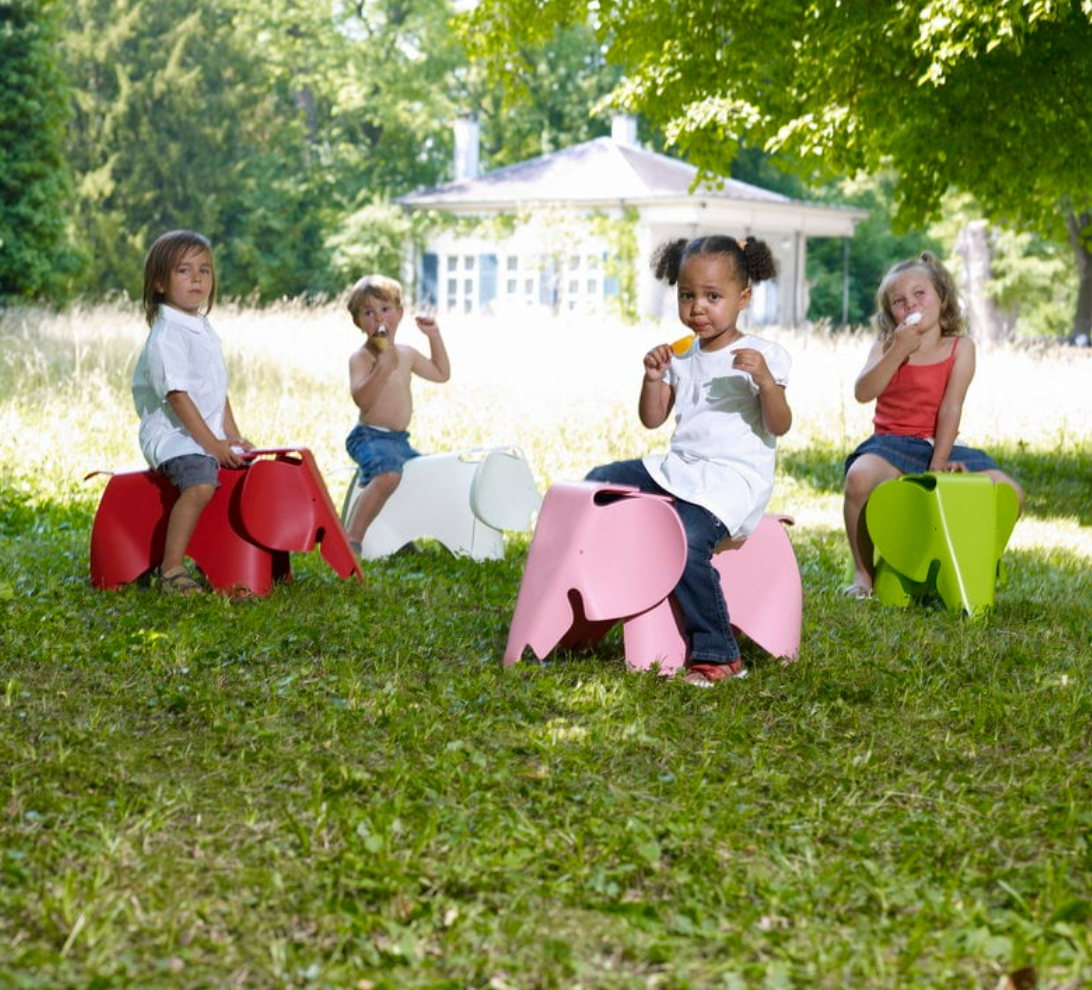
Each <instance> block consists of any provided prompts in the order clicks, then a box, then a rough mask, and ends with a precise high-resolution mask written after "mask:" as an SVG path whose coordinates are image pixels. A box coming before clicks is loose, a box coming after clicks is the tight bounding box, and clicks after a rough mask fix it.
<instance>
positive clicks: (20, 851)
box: [0, 305, 1092, 990]
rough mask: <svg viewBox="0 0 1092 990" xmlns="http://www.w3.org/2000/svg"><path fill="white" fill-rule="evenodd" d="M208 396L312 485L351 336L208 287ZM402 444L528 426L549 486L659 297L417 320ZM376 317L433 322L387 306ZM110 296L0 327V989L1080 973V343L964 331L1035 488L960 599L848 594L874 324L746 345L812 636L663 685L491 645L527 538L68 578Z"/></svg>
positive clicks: (984, 985) (578, 985) (477, 441)
mask: <svg viewBox="0 0 1092 990" xmlns="http://www.w3.org/2000/svg"><path fill="white" fill-rule="evenodd" d="M213 316H214V320H213V322H214V324H215V326H216V327H217V329H218V331H219V332H220V334H221V336H222V338H223V339H224V342H225V347H226V350H227V353H228V357H229V363H230V370H231V375H232V395H233V404H234V406H235V409H236V413H237V415H238V418H239V420H240V423H241V425H242V426H243V428H244V430H245V431H246V433H247V434H248V435H249V436H250V438H251V439H252V440H254V441H255V442H256V443H259V444H262V445H265V446H281V445H286V446H295V445H301V446H308V447H310V448H311V449H312V450H313V451H314V452H315V454H316V457H317V459H318V461H319V464H320V466H321V468H322V470H323V472H324V475H325V476H326V478H327V481H328V483H329V485H330V487H331V489H332V490H333V492H334V494H335V501H336V500H337V499H338V496H339V495H340V491H341V489H342V486H343V485H344V484H346V483H347V481H348V471H347V469H348V467H349V462H348V459H347V457H346V455H345V453H344V450H343V448H342V442H343V439H344V435H345V433H346V432H347V430H348V427H349V424H350V422H351V420H352V418H353V415H354V413H353V409H352V407H351V404H350V402H349V400H348V397H347V386H346V380H345V379H346V373H347V372H346V365H347V357H348V354H349V352H350V351H351V350H352V349H353V348H354V347H355V346H357V344H358V342H359V336H358V334H357V332H356V331H355V330H354V329H353V328H352V326H351V325H350V324H349V322H348V319H347V317H346V315H345V314H344V313H343V311H342V310H341V309H340V308H338V307H333V306H331V307H326V308H320V309H309V308H306V307H302V306H296V305H284V306H282V307H280V308H277V309H274V310H271V311H264V312H255V311H250V310H246V309H237V308H232V307H230V306H223V307H221V308H218V309H217V310H215V311H214V314H213ZM444 330H445V336H446V338H447V340H448V343H449V347H450V350H451V353H452V363H453V367H454V376H453V379H452V381H451V382H450V383H448V384H446V385H444V386H432V385H428V384H427V383H419V384H418V386H417V392H416V394H417V401H418V405H417V414H416V416H415V422H414V436H415V441H416V442H417V444H418V446H419V447H420V448H421V449H423V450H445V449H456V448H463V447H471V446H477V445H493V444H510V443H514V444H518V445H519V446H521V447H522V448H523V449H524V450H525V451H526V452H527V454H528V457H529V458H530V460H531V463H532V466H533V468H534V470H535V473H536V477H537V479H538V481H539V484H540V486H541V487H542V488H543V489H545V487H546V486H548V485H549V484H550V483H552V482H553V481H557V480H561V479H566V478H577V477H580V476H582V475H583V474H584V473H585V471H586V470H587V469H588V468H589V467H590V466H592V465H594V464H596V463H600V462H602V461H605V460H607V459H610V458H615V457H624V456H635V455H637V454H640V453H643V452H645V451H647V450H654V449H660V448H662V446H663V445H664V444H665V443H666V441H667V436H668V429H667V428H664V429H661V430H658V431H655V432H652V433H649V432H648V431H645V430H643V429H641V427H640V426H639V425H638V424H637V420H636V415H635V411H634V407H635V402H636V394H637V386H638V382H639V378H640V373H641V369H640V361H641V355H642V354H643V353H644V351H645V349H646V348H647V347H648V346H649V345H650V344H651V343H653V342H658V341H660V340H666V339H672V338H673V337H674V336H675V335H677V333H676V328H674V327H655V326H642V327H637V328H629V329H627V328H622V327H618V326H616V325H613V324H610V323H605V324H601V323H590V322H576V321H569V320H559V321H552V320H542V319H536V318H531V317H528V318H526V319H525V320H518V319H508V320H505V321H503V322H500V321H498V322H494V321H488V320H452V321H447V322H445V323H444ZM404 331H405V332H404V334H403V338H402V339H403V340H404V341H405V342H408V343H415V344H419V345H423V339H422V338H421V337H420V336H419V335H418V334H417V332H416V331H415V329H414V328H413V326H412V324H409V323H407V324H406V325H405V328H404ZM144 334H145V327H144V326H143V325H142V323H141V322H140V319H139V316H138V314H137V312H136V307H135V306H124V305H113V306H100V307H88V308H81V309H76V310H73V311H71V312H67V313H63V314H52V313H46V312H33V311H18V312H11V311H9V312H5V313H2V314H0V355H2V357H0V453H2V455H3V459H4V464H5V471H4V475H3V476H2V477H0V557H2V559H3V565H2V568H0V769H2V771H3V773H2V776H0V987H2V988H4V990H7V988H8V987H12V988H13V990H30V988H33V990H57V988H65V990H133V988H137V987H139V988H141V990H145V988H155V990H158V988H170V990H176V988H183V990H208V988H216V990H220V988H245V990H266V988H269V990H282V988H297V987H298V988H308V990H417V988H421V990H425V988H428V990H439V988H443V990H464V988H471V987H474V988H488V990H714V988H717V990H742V988H752V987H753V988H762V990H775V988H778V990H779V988H786V990H815V988H820V990H845V988H854V990H857V988H861V990H890V988H902V987H907V988H911V987H913V988H941V987H943V988H945V990H953V988H955V990H993V988H995V987H999V986H1006V985H1007V984H1005V983H1003V982H1002V981H1003V978H1004V977H1005V976H1006V974H1010V973H1012V972H1013V971H1014V970H1016V969H1019V968H1020V967H1024V966H1029V965H1030V966H1034V967H1035V969H1036V972H1037V986H1038V987H1040V988H1042V990H1075V988H1077V987H1080V986H1086V985H1089V983H1090V981H1092V924H1090V922H1092V871H1090V870H1089V865H1090V862H1092V860H1090V854H1089V835H1090V834H1092V811H1090V809H1092V785H1090V783H1089V781H1090V780H1092V765H1090V764H1092V756H1090V754H1092V746H1090V739H1089V726H1090V725H1092V675H1090V672H1089V671H1090V668H1089V658H1090V657H1092V640H1090V638H1089V631H1088V602H1089V596H1090V595H1092V578H1090V573H1092V571H1090V565H1092V544H1090V539H1089V534H1090V531H1092V499H1090V485H1092V437H1090V434H1092V426H1090V425H1089V424H1088V416H1087V408H1088V407H1087V400H1086V398H1085V396H1086V389H1087V387H1086V381H1087V379H1088V372H1089V371H1090V370H1092V366H1090V357H1092V355H1089V354H1088V353H1087V352H1083V351H1074V350H1066V349H1055V350H1038V351H1027V350H1019V349H1009V348H1000V349H997V350H994V351H990V352H985V351H984V352H982V353H981V354H980V358H979V368H978V375H977V378H976V381H975V383H974V385H973V386H972V390H971V393H970V398H969V401H968V407H967V415H966V418H965V421H964V428H965V433H966V435H967V439H968V440H970V441H972V442H975V443H981V444H982V445H984V446H986V447H987V448H988V449H990V450H991V451H992V452H993V453H995V455H996V456H997V457H998V458H999V459H1000V460H1001V462H1002V463H1003V464H1005V466H1006V467H1008V468H1009V469H1010V470H1012V471H1013V473H1014V474H1016V475H1017V477H1019V478H1020V480H1021V481H1022V482H1023V483H1024V485H1025V487H1026V488H1027V489H1028V493H1029V503H1028V512H1027V515H1026V516H1025V518H1024V519H1022V520H1021V522H1020V523H1019V525H1018V527H1017V530H1016V534H1015V536H1014V539H1013V541H1012V543H1011V545H1010V549H1009V553H1008V554H1007V556H1006V563H1007V570H1008V573H1009V578H1008V583H1007V584H1006V585H1005V586H1004V588H1003V589H1002V590H1001V592H1000V593H999V595H998V600H997V607H996V609H995V610H994V612H993V614H992V615H991V616H990V617H989V620H988V621H985V622H972V621H968V620H965V619H962V618H960V617H958V616H952V615H948V614H947V613H945V612H943V611H939V610H936V609H934V608H930V607H915V608H911V609H907V610H905V611H902V610H897V609H887V608H884V607H882V606H880V605H879V604H878V603H876V602H866V603H858V602H849V601H847V600H846V599H844V598H843V597H842V596H841V595H840V594H839V589H840V586H841V584H842V580H843V572H844V567H845V562H846V551H845V540H844V537H843V535H842V532H841V460H842V458H843V457H844V456H845V453H846V452H847V451H848V450H849V449H850V448H851V447H852V446H853V445H854V444H855V443H856V442H857V441H858V440H859V439H861V438H863V437H864V436H865V435H867V433H868V432H869V428H870V427H869V422H868V415H869V410H868V409H867V408H864V407H860V406H858V405H857V404H856V403H854V402H853V401H852V394H851V389H852V381H853V378H854V377H855V375H856V373H857V371H858V369H859V366H860V363H861V361H862V360H863V357H864V354H865V352H866V350H867V347H868V344H869V341H868V339H867V337H864V336H848V337H842V338H829V337H826V336H810V335H808V334H806V333H803V332H778V333H776V334H771V336H776V337H777V339H778V340H780V341H781V342H782V343H784V344H785V345H786V346H787V347H788V348H789V350H790V351H791V352H792V353H793V356H794V359H795V369H794V375H793V382H792V386H791V392H790V396H791V400H792V404H793V408H794V411H795V416H796V419H795V425H794V428H793V430H792V432H791V433H790V434H789V435H788V436H787V437H786V438H785V440H784V442H783V444H782V447H781V452H780V458H779V468H778V471H779V476H778V483H777V489H776V494H775V499H774V506H773V507H774V508H775V509H777V510H778V511H782V512H787V513H790V514H792V515H793V516H795V518H796V520H797V524H796V526H795V528H794V529H793V531H792V539H793V543H794V547H795V549H796V553H797V557H798V559H799V561H800V566H801V571H802V573H803V577H804V586H805V614H804V637H803V646H802V650H801V656H800V659H799V661H798V662H797V663H796V664H793V665H791V666H787V667H783V666H781V665H780V664H777V663H771V662H768V661H767V660H765V658H763V657H762V656H761V655H760V654H759V653H757V652H756V651H755V650H754V649H753V648H752V646H751V645H750V644H746V643H745V644H744V646H745V650H746V652H747V656H748V662H749V663H750V664H752V669H753V675H752V676H751V677H750V678H748V679H747V680H746V681H742V682H738V683H736V684H733V685H731V687H730V689H729V690H725V691H722V690H720V689H717V690H714V691H708V692H700V691H694V690H692V689H689V688H687V687H686V686H685V685H682V684H678V683H671V682H667V681H664V680H661V679H658V678H656V677H654V676H641V675H629V674H626V673H625V672H624V669H623V665H622V662H621V656H620V646H619V639H620V637H619V636H618V634H617V631H615V632H614V633H612V634H611V636H610V637H608V640H607V641H606V642H605V643H604V644H603V645H602V646H601V647H600V648H599V649H598V650H596V651H594V652H592V653H591V654H589V655H579V656H569V655H562V656H560V657H556V658H554V660H553V661H552V662H551V663H550V664H548V665H543V666H539V665H535V664H531V663H525V664H521V665H519V666H518V667H516V668H515V669H512V670H502V669H501V668H500V665H499V657H500V655H501V652H502V650H503V647H504V642H505V638H506V635H507V629H508V623H509V621H510V618H511V612H512V608H513V605H514V602H515V597H516V593H517V590H518V587H519V580H520V576H521V574H522V567H523V561H524V558H525V554H526V548H527V538H526V537H525V536H513V537H512V538H511V540H510V545H509V549H508V553H507V554H506V556H505V558H504V559H503V560H499V561H489V562H482V563H476V562H473V561H469V560H461V559H455V558H452V557H450V556H449V555H447V554H445V553H443V552H442V551H439V550H438V549H436V548H435V547H426V550H425V552H424V553H422V554H417V555H406V556H400V557H395V558H391V559H388V560H384V561H376V562H371V563H369V564H367V565H365V572H366V574H365V576H366V583H365V585H364V586H363V587H361V586H360V585H358V584H356V583H355V582H346V581H341V580H339V579H338V578H337V577H336V576H335V575H333V574H332V572H331V571H330V569H329V568H328V567H327V566H326V565H325V563H324V562H323V561H322V560H321V558H318V557H317V555H314V554H311V555H303V554H301V555H296V557H294V559H293V571H294V574H295V575H296V577H297V580H296V582H295V583H293V584H291V585H287V586H283V587H278V588H277V589H275V590H274V592H273V593H272V594H271V595H270V596H269V597H268V598H265V599H260V600H253V601H247V602H235V603H233V602H230V601H228V600H226V599H223V598H220V597H219V596H207V597H203V598H201V599H199V600H188V601H179V600H174V599H163V598H161V597H159V596H157V595H155V594H153V593H149V592H148V591H146V590H142V589H139V588H130V589H126V590H123V591H121V592H118V593H116V594H113V593H111V594H104V593H100V592H96V591H94V590H93V589H91V588H90V587H89V582H88V578H87V545H88V535H89V529H90V522H91V518H92V514H93V512H94V508H95V505H96V504H97V500H98V497H99V494H100V493H101V490H102V479H101V478H96V479H92V480H90V481H84V480H83V478H84V475H85V474H86V473H88V472H89V471H91V470H93V469H95V468H107V469H120V468H128V467H138V466H140V464H141V462H140V455H139V451H138V449H137V445H136V421H135V414H134V413H133V411H132V404H131V400H130V398H129V394H128V388H129V375H130V373H131V368H132V364H133V361H134V360H135V357H136V353H137V351H138V349H139V347H140V344H141V342H142V340H143V338H144Z"/></svg>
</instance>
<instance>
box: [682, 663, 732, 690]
mask: <svg viewBox="0 0 1092 990" xmlns="http://www.w3.org/2000/svg"><path fill="white" fill-rule="evenodd" d="M746 676H747V668H746V667H744V666H743V661H742V660H733V661H732V662H731V663H692V664H688V665H687V668H686V674H685V675H684V676H683V680H684V681H686V683H687V684H693V685H694V686H695V687H712V686H713V685H714V684H719V683H720V682H721V681H728V680H733V679H735V678H740V677H746Z"/></svg>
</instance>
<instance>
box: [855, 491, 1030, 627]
mask: <svg viewBox="0 0 1092 990" xmlns="http://www.w3.org/2000/svg"><path fill="white" fill-rule="evenodd" d="M1019 512H1020V505H1019V501H1018V499H1017V496H1016V492H1015V491H1014V490H1013V488H1012V486H1011V485H1005V484H1000V485H998V484H994V482H993V481H992V479H990V478H989V477H987V476H986V475H984V474H907V475H903V476H902V477H900V478H895V479H894V480H892V481H885V482H884V483H883V484H882V485H878V486H877V487H876V490H875V491H874V492H873V493H872V494H871V495H870V496H869V499H868V504H867V506H866V507H865V520H866V523H867V525H868V533H869V535H870V536H871V537H872V542H873V544H874V545H875V548H876V576H875V580H874V581H873V586H872V590H873V594H875V596H876V597H877V598H878V599H879V600H880V601H881V602H883V603H884V604H887V605H897V606H899V607H905V606H906V605H908V604H909V603H910V600H911V599H912V598H922V597H924V596H926V595H929V594H934V593H935V594H938V595H939V596H940V598H941V601H943V602H944V604H945V606H946V607H947V608H948V609H949V610H950V611H953V612H956V611H959V610H963V611H964V612H966V613H967V614H968V615H972V616H977V615H981V614H983V613H984V612H987V611H989V609H991V608H992V607H993V601H994V590H995V588H996V586H997V579H998V573H999V567H1000V562H1001V555H1002V554H1003V553H1004V552H1005V546H1006V545H1007V544H1008V542H1009V537H1010V536H1011V535H1012V530H1013V527H1014V526H1015V525H1016V517H1017V515H1019Z"/></svg>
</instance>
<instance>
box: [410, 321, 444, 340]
mask: <svg viewBox="0 0 1092 990" xmlns="http://www.w3.org/2000/svg"><path fill="white" fill-rule="evenodd" d="M414 320H415V321H416V323H417V329H418V330H420V331H421V333H423V334H424V335H425V336H426V337H435V336H436V335H437V334H438V333H439V332H440V324H439V323H437V322H436V320H435V318H434V317H431V316H416V317H414Z"/></svg>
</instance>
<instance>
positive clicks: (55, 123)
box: [0, 0, 75, 301]
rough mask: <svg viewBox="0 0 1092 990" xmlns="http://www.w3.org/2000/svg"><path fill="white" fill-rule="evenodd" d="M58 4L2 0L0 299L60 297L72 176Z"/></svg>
mask: <svg viewBox="0 0 1092 990" xmlns="http://www.w3.org/2000/svg"><path fill="white" fill-rule="evenodd" d="M61 13H62V6H61V4H59V3H57V2H55V0H0V301H2V300H4V299H9V300H11V299H23V300H26V299H35V298H47V297H52V298H54V299H58V298H59V297H61V296H62V294H63V293H62V290H63V286H64V282H65V275H66V272H67V271H69V270H70V269H71V268H72V267H73V265H74V264H75V257H74V256H73V254H72V252H71V250H70V249H69V247H68V245H67V243H66V237H67V231H66V221H67V216H68V210H67V203H68V200H69V198H70V196H71V190H72V186H71V176H70V174H69V171H68V166H67V162H66V160H65V155H64V135H65V127H66V124H67V122H68V107H67V100H68V95H69V94H68V90H67V87H66V85H65V81H64V77H63V73H62V71H61V67H60V60H59V58H58V51H57V48H58V41H59V37H60V17H61Z"/></svg>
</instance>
